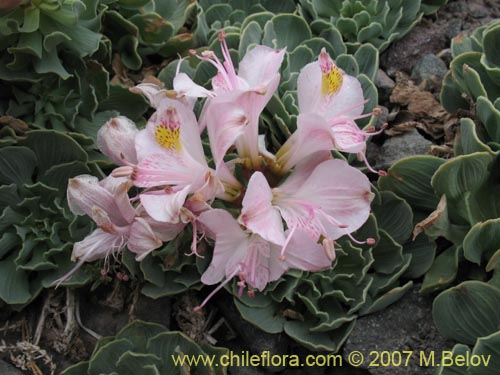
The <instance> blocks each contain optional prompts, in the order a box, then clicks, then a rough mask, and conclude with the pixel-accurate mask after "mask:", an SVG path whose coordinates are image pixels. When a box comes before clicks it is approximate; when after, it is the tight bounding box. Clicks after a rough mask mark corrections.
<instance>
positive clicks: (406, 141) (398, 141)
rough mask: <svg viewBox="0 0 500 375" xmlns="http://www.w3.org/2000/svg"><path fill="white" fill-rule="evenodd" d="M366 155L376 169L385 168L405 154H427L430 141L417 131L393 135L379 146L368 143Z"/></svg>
mask: <svg viewBox="0 0 500 375" xmlns="http://www.w3.org/2000/svg"><path fill="white" fill-rule="evenodd" d="M368 145H369V146H368V149H367V157H368V160H370V161H371V162H372V163H373V166H374V167H375V168H376V169H387V168H389V167H390V166H391V165H393V164H394V163H395V162H396V161H398V160H399V159H401V158H404V157H406V156H413V155H423V154H427V151H428V150H429V147H430V146H431V145H432V142H430V141H428V140H427V139H425V138H424V137H423V136H421V135H420V134H419V133H418V131H416V130H412V131H411V132H408V133H404V134H402V135H398V136H394V137H391V138H389V139H387V140H386V141H385V142H384V144H383V145H382V146H380V147H378V146H376V145H373V143H372V142H369V143H368Z"/></svg>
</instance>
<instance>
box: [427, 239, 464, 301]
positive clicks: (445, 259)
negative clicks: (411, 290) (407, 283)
mask: <svg viewBox="0 0 500 375" xmlns="http://www.w3.org/2000/svg"><path fill="white" fill-rule="evenodd" d="M460 252H461V247H456V246H452V247H450V248H449V249H447V250H445V251H443V252H442V253H441V254H439V255H438V256H437V257H436V259H435V260H434V263H433V264H432V266H431V268H430V269H429V271H428V272H427V273H426V274H425V277H424V281H423V282H422V287H421V288H420V292H421V293H423V294H425V293H432V292H435V291H436V290H440V289H443V288H445V287H447V286H448V285H450V284H451V282H452V281H453V280H455V278H456V277H457V272H458V259H459V254H460Z"/></svg>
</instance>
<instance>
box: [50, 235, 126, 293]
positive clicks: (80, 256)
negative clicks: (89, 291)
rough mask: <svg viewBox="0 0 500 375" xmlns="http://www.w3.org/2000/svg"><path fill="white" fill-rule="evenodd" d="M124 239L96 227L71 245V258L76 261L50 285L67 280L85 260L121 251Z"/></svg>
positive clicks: (91, 260)
mask: <svg viewBox="0 0 500 375" xmlns="http://www.w3.org/2000/svg"><path fill="white" fill-rule="evenodd" d="M124 241H125V239H124V237H122V236H121V235H119V234H116V233H115V234H112V233H107V232H104V231H103V230H101V229H96V230H95V231H93V232H92V233H91V234H90V235H88V236H87V237H85V238H84V239H83V240H82V241H79V242H76V243H75V244H74V245H73V253H72V255H71V260H72V261H76V260H78V262H77V263H76V265H75V266H74V267H73V268H72V269H71V270H70V271H69V272H68V273H66V274H65V275H64V276H62V277H61V278H59V279H57V280H55V281H54V282H53V283H52V285H54V286H58V285H59V284H61V283H63V282H65V281H67V280H69V279H70V278H71V276H73V275H74V274H75V273H76V271H78V270H79V269H80V268H81V267H82V266H83V264H84V263H85V262H93V261H95V260H97V259H104V258H106V257H107V256H109V254H111V253H114V252H118V251H121V250H122V248H123V245H124Z"/></svg>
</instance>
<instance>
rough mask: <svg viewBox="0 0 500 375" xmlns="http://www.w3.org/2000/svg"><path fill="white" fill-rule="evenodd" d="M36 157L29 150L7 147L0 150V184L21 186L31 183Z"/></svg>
mask: <svg viewBox="0 0 500 375" xmlns="http://www.w3.org/2000/svg"><path fill="white" fill-rule="evenodd" d="M35 166H36V155H35V154H34V153H33V151H31V150H30V149H29V148H26V147H19V146H8V147H3V148H1V149H0V184H6V185H9V184H12V183H14V184H16V185H18V186H21V185H23V184H25V183H30V182H31V181H32V179H31V177H32V175H33V171H34V170H35Z"/></svg>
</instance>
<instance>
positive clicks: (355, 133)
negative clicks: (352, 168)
mask: <svg viewBox="0 0 500 375" xmlns="http://www.w3.org/2000/svg"><path fill="white" fill-rule="evenodd" d="M336 122H338V123H337V124H335V125H333V126H332V128H331V129H332V134H333V139H334V143H335V148H336V149H337V150H339V151H342V152H349V153H353V154H357V153H358V152H364V151H365V149H366V139H367V136H366V133H365V132H364V131H363V130H361V129H360V128H359V127H358V125H356V123H355V122H354V121H349V120H342V118H341V119H337V120H336Z"/></svg>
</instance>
